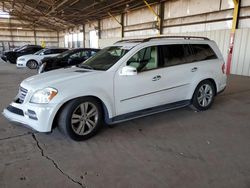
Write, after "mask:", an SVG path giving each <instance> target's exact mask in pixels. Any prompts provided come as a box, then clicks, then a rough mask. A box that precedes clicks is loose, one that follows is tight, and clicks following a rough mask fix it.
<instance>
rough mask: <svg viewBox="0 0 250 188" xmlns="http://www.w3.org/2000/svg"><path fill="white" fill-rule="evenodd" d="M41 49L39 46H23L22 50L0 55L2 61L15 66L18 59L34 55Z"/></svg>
mask: <svg viewBox="0 0 250 188" xmlns="http://www.w3.org/2000/svg"><path fill="white" fill-rule="evenodd" d="M41 49H43V48H42V47H41V46H39V45H25V46H23V47H22V48H20V49H18V50H16V51H6V52H4V53H3V55H2V57H1V58H2V59H3V60H4V61H9V62H10V63H13V64H15V63H16V60H17V58H18V57H20V56H23V55H27V54H34V53H35V52H37V51H39V50H41Z"/></svg>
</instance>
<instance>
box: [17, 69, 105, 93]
mask: <svg viewBox="0 0 250 188" xmlns="http://www.w3.org/2000/svg"><path fill="white" fill-rule="evenodd" d="M100 72H101V71H92V70H87V69H82V68H78V67H72V68H66V69H65V68H64V69H58V70H55V71H49V72H46V73H42V74H38V75H35V76H31V77H29V78H27V79H25V80H24V81H23V82H22V83H21V86H22V87H24V88H25V89H28V90H33V91H34V90H37V89H43V88H46V87H56V86H57V85H62V84H64V83H66V81H69V80H73V79H77V78H83V77H87V76H90V75H93V74H98V73H100ZM72 83H73V82H72Z"/></svg>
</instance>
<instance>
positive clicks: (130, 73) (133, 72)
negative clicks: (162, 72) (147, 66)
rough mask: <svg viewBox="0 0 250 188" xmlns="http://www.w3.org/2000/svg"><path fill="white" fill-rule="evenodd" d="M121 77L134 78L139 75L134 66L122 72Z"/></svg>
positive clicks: (127, 67) (123, 69)
mask: <svg viewBox="0 0 250 188" xmlns="http://www.w3.org/2000/svg"><path fill="white" fill-rule="evenodd" d="M120 75H121V76H134V75H137V69H136V68H135V67H132V66H125V67H123V68H122V69H121V71H120Z"/></svg>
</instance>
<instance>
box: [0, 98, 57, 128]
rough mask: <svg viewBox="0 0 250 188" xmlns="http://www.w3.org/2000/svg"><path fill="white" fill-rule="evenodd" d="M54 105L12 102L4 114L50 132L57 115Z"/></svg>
mask: <svg viewBox="0 0 250 188" xmlns="http://www.w3.org/2000/svg"><path fill="white" fill-rule="evenodd" d="M55 112H56V110H55V107H54V106H53V105H51V104H50V105H49V104H46V105H41V104H29V103H28V104H25V105H24V104H19V103H15V102H12V103H11V104H10V105H9V106H8V107H7V108H5V109H4V111H3V115H4V116H5V117H6V118H7V119H8V120H10V121H11V122H17V123H20V124H23V125H24V126H27V127H30V128H32V129H34V130H36V131H39V132H50V131H51V128H52V123H53V119H54V116H55Z"/></svg>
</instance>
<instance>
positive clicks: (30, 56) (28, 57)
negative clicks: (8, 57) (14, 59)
mask: <svg viewBox="0 0 250 188" xmlns="http://www.w3.org/2000/svg"><path fill="white" fill-rule="evenodd" d="M36 56H38V55H34V54H29V55H22V56H20V57H18V59H21V58H24V59H30V58H34V57H36Z"/></svg>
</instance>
